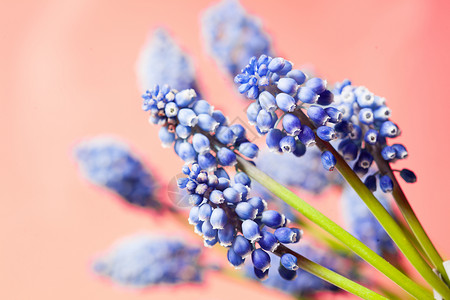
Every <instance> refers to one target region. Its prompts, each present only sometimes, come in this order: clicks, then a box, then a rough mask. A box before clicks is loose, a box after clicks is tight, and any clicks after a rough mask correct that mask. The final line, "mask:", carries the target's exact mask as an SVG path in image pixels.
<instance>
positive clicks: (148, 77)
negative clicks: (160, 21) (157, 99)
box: [136, 28, 196, 90]
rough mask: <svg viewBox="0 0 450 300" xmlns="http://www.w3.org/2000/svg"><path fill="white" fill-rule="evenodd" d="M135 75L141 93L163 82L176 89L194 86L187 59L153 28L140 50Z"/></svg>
mask: <svg viewBox="0 0 450 300" xmlns="http://www.w3.org/2000/svg"><path fill="white" fill-rule="evenodd" d="M136 75H137V79H138V82H139V85H140V87H141V89H142V90H146V89H149V88H151V87H153V86H155V85H156V84H165V83H166V84H169V85H170V86H171V87H173V88H175V89H179V90H184V89H189V88H195V87H196V80H195V69H194V65H193V63H192V61H191V58H190V57H189V55H188V54H186V53H185V52H184V51H183V50H182V49H181V48H180V46H179V45H177V43H176V42H175V41H174V40H173V39H172V37H171V36H170V34H169V33H168V32H167V31H166V30H165V29H163V28H158V29H156V30H155V31H154V32H153V33H152V35H151V36H150V37H149V39H148V40H147V42H146V43H145V45H144V46H143V47H142V50H141V52H140V54H139V58H138V60H137V62H136Z"/></svg>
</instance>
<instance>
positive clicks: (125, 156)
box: [74, 132, 187, 209]
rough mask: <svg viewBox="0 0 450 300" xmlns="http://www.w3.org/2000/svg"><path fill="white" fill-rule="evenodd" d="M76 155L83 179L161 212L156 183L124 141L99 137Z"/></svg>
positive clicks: (88, 141)
mask: <svg viewBox="0 0 450 300" xmlns="http://www.w3.org/2000/svg"><path fill="white" fill-rule="evenodd" d="M164 135H166V132H165V133H164ZM74 154H75V158H76V161H77V163H78V165H79V167H80V170H81V172H82V174H83V176H84V177H85V178H86V179H88V180H89V181H90V182H92V183H94V184H95V185H98V186H101V187H104V188H106V189H108V190H110V191H112V192H114V193H116V194H118V195H119V196H120V197H121V198H122V199H123V200H125V201H126V202H128V203H130V204H133V205H136V206H140V207H146V208H151V209H159V208H161V202H160V201H159V200H158V197H157V194H156V191H157V185H158V184H157V182H156V180H155V179H154V178H153V176H152V174H151V173H150V172H149V171H148V170H147V168H146V167H145V165H144V164H143V162H142V161H141V160H140V158H139V157H138V156H137V155H136V154H134V153H133V152H132V151H131V150H130V148H129V147H128V145H126V144H125V143H123V142H122V141H120V140H118V139H115V138H113V137H108V136H99V137H95V138H92V139H89V140H85V141H83V142H81V143H79V144H78V145H77V146H76V148H75V151H74ZM186 183H187V182H186V181H183V182H181V183H180V184H181V185H182V186H183V185H185V184H186Z"/></svg>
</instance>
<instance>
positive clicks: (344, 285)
mask: <svg viewBox="0 0 450 300" xmlns="http://www.w3.org/2000/svg"><path fill="white" fill-rule="evenodd" d="M276 253H277V255H282V254H284V253H290V254H292V255H294V256H295V257H297V265H298V266H299V268H301V269H303V270H305V271H307V272H309V273H311V274H314V275H315V276H317V277H319V278H322V279H323V280H325V281H328V282H330V283H332V284H334V285H335V286H337V287H340V288H341V289H343V290H346V291H347V292H350V293H352V294H354V295H356V296H358V297H361V298H362V299H373V300H382V299H385V300H387V299H388V298H386V297H383V296H381V295H380V294H377V293H375V292H374V291H372V290H369V289H368V288H366V287H364V286H362V285H360V284H358V283H356V282H354V281H352V280H350V279H348V278H345V277H344V276H342V275H340V274H338V273H335V272H333V271H331V270H329V269H327V268H325V267H323V266H321V265H319V264H317V263H315V262H313V261H311V260H309V259H307V258H306V257H304V256H302V255H300V254H298V253H296V252H294V251H292V250H290V249H289V248H287V247H285V246H283V245H280V246H278V247H277V250H276Z"/></svg>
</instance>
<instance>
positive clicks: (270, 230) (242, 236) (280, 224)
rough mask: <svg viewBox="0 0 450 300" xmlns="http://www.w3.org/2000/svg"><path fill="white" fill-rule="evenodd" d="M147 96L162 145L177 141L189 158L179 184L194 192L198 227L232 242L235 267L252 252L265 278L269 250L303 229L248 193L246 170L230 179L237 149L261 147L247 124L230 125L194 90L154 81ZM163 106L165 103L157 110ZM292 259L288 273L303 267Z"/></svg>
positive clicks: (248, 152) (213, 239)
mask: <svg viewBox="0 0 450 300" xmlns="http://www.w3.org/2000/svg"><path fill="white" fill-rule="evenodd" d="M167 95H170V96H169V97H167ZM143 98H144V110H149V111H150V114H151V115H150V118H151V120H152V121H154V120H155V119H156V118H155V116H156V117H157V118H158V121H156V122H154V123H159V124H161V125H163V126H162V127H161V129H160V132H159V137H160V139H161V141H162V144H163V146H171V145H172V144H174V149H175V152H176V153H177V154H178V156H180V157H181V159H183V160H184V161H185V163H186V164H185V166H184V167H183V173H184V174H186V175H187V177H185V178H181V179H179V180H178V185H179V187H180V188H182V189H186V191H187V192H188V193H189V194H190V196H189V202H190V204H191V205H192V208H191V211H190V216H189V221H190V223H192V224H194V225H195V229H196V232H198V233H200V234H201V235H202V236H203V237H204V239H205V245H208V246H212V245H214V244H216V243H218V242H219V243H220V244H221V245H223V246H225V247H229V249H228V260H229V261H230V263H231V264H232V265H234V266H235V267H239V266H240V265H242V264H243V262H244V260H245V258H246V257H247V256H248V255H251V256H252V261H253V263H254V265H255V273H256V274H257V276H258V277H259V278H261V279H263V278H265V277H266V276H267V274H268V269H269V267H270V256H269V255H268V254H267V252H266V251H269V252H271V251H275V249H276V248H277V247H278V245H279V243H285V244H289V243H295V242H298V241H299V239H300V237H301V235H302V232H301V231H300V230H299V229H297V228H289V227H286V225H287V223H288V220H287V219H286V218H285V216H284V215H282V214H280V213H279V212H277V211H275V210H267V209H266V202H265V201H264V200H263V199H262V198H260V197H248V194H249V192H250V184H251V180H250V178H249V177H248V176H247V175H246V174H245V173H243V172H238V173H237V174H235V176H234V179H233V180H231V178H230V176H229V174H228V173H227V171H226V170H225V169H224V168H223V167H227V166H233V165H235V164H236V163H237V156H236V155H237V154H236V153H235V151H236V150H237V151H239V152H240V154H242V155H243V156H246V157H247V158H250V159H252V158H255V157H256V155H257V154H258V150H259V149H258V147H257V146H256V145H255V144H253V143H251V142H249V141H248V140H247V138H246V132H245V129H244V127H243V126H242V125H240V124H233V125H230V126H229V125H228V121H227V118H226V117H225V116H224V115H223V114H222V113H221V112H220V111H218V110H214V109H213V107H212V106H210V105H209V103H208V102H206V101H205V100H198V99H197V98H196V94H195V91H194V90H183V91H181V92H177V91H176V90H171V89H170V88H169V87H168V86H163V87H162V88H159V87H155V89H153V90H152V91H149V92H148V93H147V94H146V95H144V97H143ZM160 103H161V105H160V106H159V104H160ZM158 107H161V109H160V110H158V111H159V112H156V113H155V111H156V110H157V108H158ZM153 108H155V111H154V110H152V109H153ZM175 112H176V113H175ZM163 118H165V120H164V121H161V120H163ZM232 149H233V150H232ZM189 164H191V167H190V168H189ZM257 245H259V247H257ZM285 256H288V257H289V256H292V255H290V254H285ZM287 261H289V264H288V263H286V267H285V269H286V272H285V273H286V274H292V272H295V270H296V268H298V267H297V266H294V265H295V262H296V258H295V257H294V256H292V257H291V258H290V259H289V260H287ZM294 269H295V270H294ZM283 270H284V269H283ZM286 278H289V276H288V275H286Z"/></svg>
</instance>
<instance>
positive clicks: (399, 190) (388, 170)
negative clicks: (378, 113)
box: [369, 147, 450, 284]
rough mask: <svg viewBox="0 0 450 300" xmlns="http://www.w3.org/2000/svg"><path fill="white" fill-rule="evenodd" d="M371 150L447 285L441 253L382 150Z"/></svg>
mask: <svg viewBox="0 0 450 300" xmlns="http://www.w3.org/2000/svg"><path fill="white" fill-rule="evenodd" d="M369 150H370V153H371V154H372V156H373V157H374V159H375V162H376V164H377V166H378V169H379V170H380V172H381V173H382V174H385V175H388V176H389V177H390V178H391V179H392V182H393V183H394V190H393V191H392V195H393V196H394V199H395V202H396V203H397V205H398V207H399V209H400V211H401V212H402V215H403V217H404V218H405V220H406V222H407V223H408V225H409V227H410V228H411V229H412V232H413V234H414V236H415V237H416V238H417V240H418V242H419V244H420V246H421V248H422V250H423V252H424V253H425V255H426V257H427V258H428V259H429V260H430V261H431V263H432V264H433V266H434V267H435V268H436V269H437V270H438V271H439V273H440V274H441V275H442V277H443V279H444V280H445V282H447V284H448V283H450V281H449V277H448V274H447V272H446V271H445V269H444V265H443V262H444V261H443V259H442V257H441V256H440V255H439V252H438V251H437V250H436V248H435V247H434V245H433V243H432V242H431V240H430V238H429V237H428V235H427V234H426V232H425V229H424V228H423V226H422V224H420V221H419V219H418V218H417V216H416V214H415V213H414V210H413V209H412V207H411V205H410V204H409V202H408V199H407V198H406V196H405V194H404V193H403V190H402V188H401V187H400V184H399V183H398V181H397V179H396V178H395V176H394V173H393V172H392V169H391V167H390V165H389V163H387V162H386V161H385V160H384V159H383V157H382V156H381V154H380V149H378V147H370V148H369Z"/></svg>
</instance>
